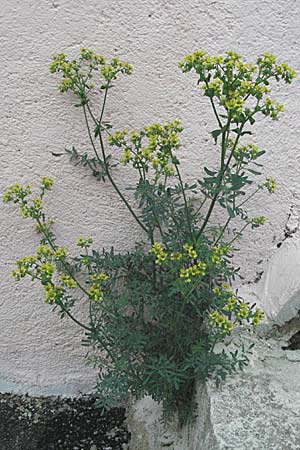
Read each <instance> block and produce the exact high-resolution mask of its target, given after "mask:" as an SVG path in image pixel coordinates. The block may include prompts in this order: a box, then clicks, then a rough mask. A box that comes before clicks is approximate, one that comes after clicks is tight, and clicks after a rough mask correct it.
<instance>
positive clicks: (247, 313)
mask: <svg viewBox="0 0 300 450" xmlns="http://www.w3.org/2000/svg"><path fill="white" fill-rule="evenodd" d="M212 292H213V293H214V294H215V295H216V297H217V303H218V304H220V302H222V303H223V304H224V306H222V311H223V312H224V313H225V315H223V314H221V313H220V312H218V311H216V310H215V311H213V312H212V313H211V314H210V316H209V317H210V324H211V325H217V326H220V327H222V326H223V324H226V323H227V322H228V320H227V318H226V314H227V313H230V314H231V319H232V317H235V320H233V321H232V322H231V323H232V325H234V323H236V322H239V323H242V322H243V321H244V320H246V321H247V322H249V323H251V324H252V325H253V326H254V327H256V326H257V325H258V324H259V323H260V322H261V320H263V318H264V314H263V312H262V311H261V309H260V308H255V310H254V311H253V308H252V307H251V305H250V304H249V303H246V302H244V301H241V300H239V299H238V298H237V297H236V296H235V295H234V294H233V292H232V291H231V290H230V286H229V285H228V284H227V283H222V284H221V286H215V287H214V288H213V289H212ZM232 314H233V316H232ZM224 330H225V329H224ZM228 330H229V329H228ZM229 331H231V330H229Z"/></svg>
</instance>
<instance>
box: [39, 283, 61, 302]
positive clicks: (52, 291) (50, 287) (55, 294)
mask: <svg viewBox="0 0 300 450" xmlns="http://www.w3.org/2000/svg"><path fill="white" fill-rule="evenodd" d="M43 286H44V290H45V303H47V304H53V303H55V302H57V301H58V300H60V298H61V296H62V295H63V294H64V289H63V288H61V287H59V286H55V285H54V284H52V283H50V282H49V283H47V284H44V285H43Z"/></svg>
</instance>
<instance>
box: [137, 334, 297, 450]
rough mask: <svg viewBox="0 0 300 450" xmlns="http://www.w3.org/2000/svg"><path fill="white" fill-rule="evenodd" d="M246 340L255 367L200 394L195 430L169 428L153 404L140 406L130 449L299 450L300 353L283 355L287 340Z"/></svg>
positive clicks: (248, 368) (287, 352) (205, 388)
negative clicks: (164, 424) (180, 430)
mask: <svg viewBox="0 0 300 450" xmlns="http://www.w3.org/2000/svg"><path fill="white" fill-rule="evenodd" d="M243 339H244V338H243ZM245 340H246V341H247V342H249V341H250V342H251V341H255V347H254V349H253V355H252V358H251V363H250V365H249V366H248V367H247V369H246V370H245V372H244V373H239V374H236V375H235V376H232V377H231V378H230V379H228V380H227V381H226V383H224V385H223V386H222V387H221V389H216V387H215V385H213V384H211V383H208V385H207V387H204V388H201V389H199V391H198V399H197V400H198V417H197V420H196V423H195V426H194V427H193V429H192V430H183V432H181V433H178V432H177V431H176V425H174V424H173V425H171V426H170V427H169V428H166V427H164V426H163V424H162V422H161V409H160V407H159V406H158V405H157V404H156V403H155V402H154V401H153V400H152V399H149V398H144V399H142V400H140V401H139V402H137V403H135V404H134V405H133V406H132V407H131V408H130V413H129V417H128V424H129V428H130V431H131V432H132V441H131V444H130V450H166V449H167V450H300V350H294V351H292V350H287V351H284V350H282V348H281V347H282V346H284V345H285V344H286V340H284V339H282V338H275V337H273V338H269V339H259V338H254V337H247V338H245Z"/></svg>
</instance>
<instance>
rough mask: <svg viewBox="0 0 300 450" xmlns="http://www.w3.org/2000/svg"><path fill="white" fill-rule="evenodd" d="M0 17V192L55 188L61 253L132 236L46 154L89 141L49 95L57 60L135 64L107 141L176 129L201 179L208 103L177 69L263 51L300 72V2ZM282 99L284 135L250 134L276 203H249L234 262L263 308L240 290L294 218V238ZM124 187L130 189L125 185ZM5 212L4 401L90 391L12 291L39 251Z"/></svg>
mask: <svg viewBox="0 0 300 450" xmlns="http://www.w3.org/2000/svg"><path fill="white" fill-rule="evenodd" d="M0 16H1V52H0V59H1V64H0V72H1V84H0V90H1V99H2V104H1V109H0V117H1V135H0V147H1V160H0V165H1V176H0V192H1V193H3V192H4V190H5V189H6V188H7V186H8V185H10V184H12V183H14V182H21V183H27V182H31V181H34V180H36V181H37V180H38V178H39V176H40V175H49V176H51V177H53V178H54V179H55V181H56V186H55V189H54V192H53V194H52V195H51V196H50V197H49V200H48V203H47V207H48V210H49V213H50V215H52V216H54V217H56V218H57V225H56V230H57V234H58V239H59V241H60V242H61V243H62V244H63V245H65V246H72V245H73V242H74V240H75V237H76V236H78V235H85V236H89V235H91V236H92V237H93V238H94V240H95V241H96V242H97V243H98V246H99V248H100V247H101V246H103V245H106V246H111V245H115V247H116V248H117V249H124V248H126V246H128V241H129V240H128V236H132V234H135V235H137V234H138V232H139V231H138V230H137V229H136V228H135V227H134V226H133V225H132V222H131V218H130V216H129V215H128V213H127V212H126V211H125V210H124V208H123V207H122V206H121V205H120V203H119V201H118V199H117V198H116V196H115V195H114V194H113V192H112V190H111V188H110V187H109V186H108V185H105V186H103V185H102V186H101V185H98V184H96V183H95V181H94V180H93V179H92V178H91V177H89V176H88V175H87V174H86V173H85V172H84V171H83V170H81V169H78V168H74V167H73V166H71V165H69V164H68V162H67V161H66V160H65V159H63V158H55V157H53V156H52V154H51V152H56V153H59V152H61V150H62V149H64V148H65V147H70V146H71V145H72V144H78V143H81V144H86V143H87V141H88V138H87V135H86V134H85V131H84V124H83V119H82V117H81V116H80V114H79V111H78V110H77V109H76V108H73V107H71V106H70V105H71V103H72V102H71V99H70V97H68V96H60V95H59V94H58V93H57V91H56V83H55V80H54V78H53V77H51V76H50V75H49V72H48V65H49V61H50V59H51V56H52V55H53V54H54V53H56V52H58V51H66V52H68V53H70V54H72V55H75V54H76V53H77V52H78V50H79V49H80V48H81V47H82V46H86V47H91V48H93V49H95V51H97V53H99V54H105V55H108V56H112V55H116V56H118V57H120V58H123V59H125V60H128V61H129V62H131V63H132V64H133V65H134V69H135V70H134V74H133V75H132V76H131V77H130V79H123V80H121V81H120V82H119V83H118V87H117V88H116V89H115V90H114V91H113V92H112V95H111V99H110V100H109V106H108V117H109V119H110V120H112V121H113V122H114V123H115V124H116V128H123V127H126V128H129V129H130V128H132V127H140V126H142V125H144V124H149V123H151V122H153V121H166V120H169V119H172V118H175V117H178V118H181V119H182V121H183V124H184V126H185V129H186V131H185V133H184V143H185V144H186V146H187V147H188V152H186V153H185V156H184V158H183V166H184V172H185V174H186V175H190V174H191V172H193V173H194V174H195V175H196V176H198V177H199V176H200V175H201V167H202V164H203V163H204V162H205V163H206V164H208V162H212V161H213V160H214V158H215V150H214V146H213V145H212V142H211V139H210V136H209V132H210V131H211V130H212V129H213V128H212V127H213V126H214V125H213V119H212V114H211V112H210V109H209V106H208V102H207V99H205V98H203V97H201V95H199V92H198V90H197V87H196V86H195V85H194V84H193V80H192V79H191V77H189V76H186V75H182V74H181V73H180V72H179V70H178V69H177V61H179V60H180V59H182V57H183V56H184V55H185V54H187V53H191V52H192V51H194V50H196V49H199V48H203V49H207V50H209V51H210V52H211V53H216V52H223V51H224V50H226V49H228V48H230V49H233V50H236V51H239V52H240V53H244V54H245V55H246V56H247V57H249V58H250V59H251V58H254V57H255V56H256V55H258V54H259V53H261V52H264V51H270V52H273V53H275V54H278V55H279V56H280V59H281V60H284V61H286V62H288V63H290V64H291V65H293V66H295V67H299V65H300V64H299V62H300V61H299V60H300V56H299V38H300V3H299V1H298V0H277V1H276V2H273V1H271V0H247V1H246V0H222V1H219V0H218V1H212V0H168V1H165V0H140V1H138V0H115V1H112V0H40V1H36V0H22V1H21V0H2V1H1V11H0ZM278 99H279V100H280V101H282V103H284V104H285V106H286V114H285V116H284V118H283V119H282V120H281V121H280V122H279V123H274V122H268V121H265V122H264V123H263V124H258V126H257V133H256V136H255V139H256V142H257V143H258V144H259V145H260V146H261V148H263V149H266V150H267V155H266V157H265V167H266V174H268V175H271V176H273V177H274V178H276V179H277V182H278V191H277V193H276V195H274V196H271V197H269V198H268V200H267V201H266V200H265V199H264V198H258V200H257V201H256V202H255V203H253V211H256V212H257V214H262V213H264V214H265V215H266V216H267V218H268V220H267V224H266V226H265V227H264V228H263V229H260V230H258V231H257V232H255V233H253V234H252V233H249V234H248V235H247V236H245V240H244V243H243V250H242V252H241V254H240V256H239V262H240V263H241V265H242V266H243V270H242V273H243V276H244V280H243V284H244V286H246V287H247V289H248V290H250V291H252V294H251V295H254V296H257V295H258V294H257V293H256V292H255V290H254V288H252V287H251V286H252V285H250V287H251V288H250V289H249V285H248V283H252V282H253V281H254V280H255V279H256V278H257V276H258V275H257V274H259V273H261V272H263V271H266V269H267V266H268V260H269V259H270V258H271V257H272V255H274V256H273V257H274V258H276V257H277V256H276V255H277V252H278V250H280V249H278V248H277V245H278V244H279V243H281V242H282V241H283V239H284V236H285V231H287V229H288V228H287V227H288V226H289V223H288V220H289V219H288V218H289V215H290V214H291V212H292V213H293V217H296V226H295V227H294V228H295V233H294V235H293V237H292V238H289V239H295V236H297V227H298V223H297V215H298V214H299V211H300V181H299V180H300V177H299V174H300V170H299V167H300V152H299V142H300V128H299V116H300V112H299V103H300V102H299V100H300V98H299V89H298V88H297V83H295V84H294V85H292V86H289V87H286V88H285V87H283V88H282V90H280V92H279V93H278ZM120 178H121V186H123V187H125V181H126V180H125V177H124V176H122V177H120ZM122 179H123V180H124V182H122ZM0 208H1V224H0V227H1V228H0V249H1V252H0V254H1V258H0V266H1V267H0V278H1V280H0V286H1V288H0V290H1V293H0V361H1V363H0V389H1V390H5V389H14V390H21V391H27V390H29V391H30V392H37V393H42V392H44V393H59V392H64V393H76V392H78V390H88V389H89V388H90V387H92V386H93V382H94V373H93V372H92V370H88V369H86V368H85V365H84V358H83V356H84V351H83V350H82V349H81V347H80V334H79V333H78V331H77V330H76V328H75V327H74V326H73V325H72V324H71V323H70V322H68V321H64V322H61V321H59V320H58V319H57V316H56V314H55V313H52V312H51V309H50V308H49V307H48V306H46V305H44V304H43V303H42V301H41V300H40V298H41V295H40V293H39V290H38V289H37V288H36V287H33V286H31V285H30V284H29V283H28V284H27V285H26V286H25V285H24V283H22V284H16V283H15V282H14V281H13V280H11V278H10V277H9V273H10V271H11V269H12V261H13V260H14V259H15V258H16V257H20V256H23V255H24V254H30V253H31V252H32V251H33V249H34V247H35V245H36V244H37V241H38V238H37V237H33V233H32V228H31V224H29V223H28V222H27V221H23V222H22V221H21V220H20V219H19V218H18V217H17V216H16V214H14V213H12V209H10V208H9V207H4V206H3V204H2V203H1V204H0ZM286 242H287V241H286ZM284 244H286V243H284ZM294 245H295V252H294V253H293V255H294V256H293V260H294V259H298V260H299V261H300V258H299V250H300V245H299V243H296V244H294ZM297 250H298V251H297ZM285 261H286V264H287V265H290V264H292V263H293V262H294V261H291V260H290V258H289V253H287V254H286V260H285ZM276 267H278V266H276ZM276 270H277V269H276ZM285 270H286V271H285V272H284V277H283V278H282V279H281V289H282V290H283V291H284V290H285V287H286V286H289V284H290V279H289V270H288V269H287V268H286V267H285ZM279 273H281V270H279ZM299 273H300V268H299V265H297V268H295V274H294V279H295V280H297V277H298V278H299V279H300V277H299V276H298V274H299ZM275 278H276V275H275ZM241 283H242V281H241ZM295 283H296V284H297V281H295ZM264 286H266V284H265V285H264ZM267 289H268V288H266V287H265V288H264V296H263V295H258V297H259V298H260V299H263V300H265V302H266V306H267V308H268V311H271V312H272V311H273V309H274V310H276V311H277V310H278V309H280V308H279V307H278V306H275V307H273V306H272V301H273V299H272V298H271V297H270V295H269V293H268V290H267ZM297 289H298V288H297V286H296V287H295V289H294V291H293V292H296V291H297Z"/></svg>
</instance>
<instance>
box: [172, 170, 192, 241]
mask: <svg viewBox="0 0 300 450" xmlns="http://www.w3.org/2000/svg"><path fill="white" fill-rule="evenodd" d="M175 169H176V173H177V176H178V179H179V183H180V187H181V192H182V196H183V201H184V209H185V215H186V220H187V224H188V228H189V233H190V237H191V239H192V240H194V239H193V233H192V225H191V220H190V216H189V208H188V203H187V198H186V195H185V190H184V185H183V181H182V178H181V174H180V171H179V168H178V165H177V164H175Z"/></svg>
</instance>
